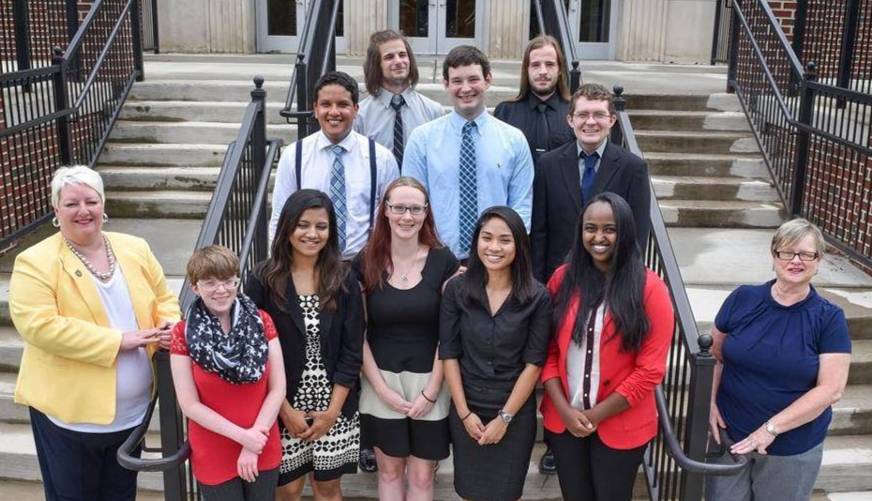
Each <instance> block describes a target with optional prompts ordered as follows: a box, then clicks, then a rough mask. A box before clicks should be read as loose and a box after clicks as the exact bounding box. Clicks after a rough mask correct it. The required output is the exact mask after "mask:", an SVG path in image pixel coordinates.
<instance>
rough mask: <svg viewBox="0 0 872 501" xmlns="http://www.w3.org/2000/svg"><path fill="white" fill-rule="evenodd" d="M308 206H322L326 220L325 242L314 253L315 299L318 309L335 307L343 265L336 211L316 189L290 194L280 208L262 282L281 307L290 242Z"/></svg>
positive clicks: (291, 254) (291, 256)
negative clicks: (316, 286) (319, 306)
mask: <svg viewBox="0 0 872 501" xmlns="http://www.w3.org/2000/svg"><path fill="white" fill-rule="evenodd" d="M309 209H324V210H326V211H327V219H328V220H329V228H330V231H329V235H328V237H327V245H325V246H324V248H323V249H321V252H320V253H319V254H318V261H317V262H316V263H315V271H316V272H317V275H318V299H319V301H320V303H321V308H322V309H327V310H333V309H335V308H336V297H337V296H338V295H339V292H340V291H341V290H342V287H343V282H344V280H345V275H346V266H345V265H344V264H343V263H342V259H341V254H340V252H339V237H338V236H337V234H336V212H335V211H334V210H333V203H332V202H330V197H328V196H327V195H326V194H325V193H323V192H320V191H318V190H309V189H306V190H300V191H297V192H295V193H294V194H293V195H291V196H290V197H289V198H288V200H287V201H286V202H285V205H284V207H282V213H281V215H280V216H279V222H278V226H277V228H276V235H275V238H274V239H273V242H272V247H271V249H270V258H269V259H268V260H267V261H266V266H264V269H263V279H262V282H263V283H264V285H266V287H267V289H269V292H270V295H271V297H272V299H273V302H274V303H276V305H277V306H278V307H279V308H280V309H284V307H285V303H286V302H287V300H288V297H287V290H288V278H289V277H290V276H291V268H292V267H293V264H294V249H293V246H292V245H291V243H290V241H289V240H290V236H291V235H293V233H294V230H295V229H296V228H297V224H298V223H299V221H300V217H302V216H303V212H305V211H307V210H309Z"/></svg>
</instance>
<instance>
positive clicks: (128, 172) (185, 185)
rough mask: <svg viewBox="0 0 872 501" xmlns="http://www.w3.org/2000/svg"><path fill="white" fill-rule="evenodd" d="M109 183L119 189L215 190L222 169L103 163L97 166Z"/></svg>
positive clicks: (104, 179) (104, 180) (108, 184)
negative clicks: (103, 164) (109, 164)
mask: <svg viewBox="0 0 872 501" xmlns="http://www.w3.org/2000/svg"><path fill="white" fill-rule="evenodd" d="M97 170H98V171H99V172H100V175H101V176H103V182H104V183H105V184H106V186H109V187H111V188H112V190H115V191H136V190H155V191H158V190H172V191H183V190H190V191H208V192H211V191H212V190H214V189H215V182H216V181H217V180H218V174H219V173H220V172H221V168H220V167H218V166H215V167H132V166H103V167H99V168H98V169H97Z"/></svg>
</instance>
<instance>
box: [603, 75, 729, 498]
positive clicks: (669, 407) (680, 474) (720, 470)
mask: <svg viewBox="0 0 872 501" xmlns="http://www.w3.org/2000/svg"><path fill="white" fill-rule="evenodd" d="M614 92H615V96H616V99H615V108H616V111H617V115H618V121H617V126H616V127H614V128H613V129H612V137H611V140H612V142H614V143H617V144H620V145H622V146H623V147H624V148H626V149H628V150H629V151H631V152H632V153H633V154H635V155H637V156H638V157H640V158H644V154H643V153H642V150H641V149H640V148H639V143H638V142H637V141H636V135H635V132H634V130H633V126H632V124H631V122H630V116H629V115H628V114H627V112H626V111H625V107H626V101H625V99H624V98H623V92H624V89H623V88H622V87H619V86H616V87H615V88H614ZM649 214H650V218H651V234H650V236H649V237H648V244H647V246H646V248H645V249H644V251H645V265H646V266H647V267H648V268H650V269H652V270H654V271H655V272H656V273H657V274H658V275H659V276H660V278H662V279H663V280H664V282H666V285H667V287H668V288H669V295H670V298H671V299H672V308H673V310H674V313H675V329H674V332H673V336H672V345H671V347H670V350H669V357H668V361H667V370H666V375H665V377H664V379H663V382H662V383H661V384H660V386H659V387H658V388H657V390H656V395H655V397H656V401H657V408H658V415H659V416H658V418H659V421H660V426H659V431H658V433H657V437H656V438H655V439H654V440H653V441H652V442H651V444H650V445H649V446H648V449H647V451H646V452H645V457H644V460H643V463H642V467H643V471H644V473H645V480H646V482H647V487H648V494H649V496H650V499H651V500H652V501H664V500H675V501H699V500H701V499H702V497H703V481H704V479H705V475H732V474H736V473H738V472H739V471H740V470H741V469H743V468H744V467H745V466H746V460H745V459H744V458H739V459H737V462H736V463H735V464H730V465H715V464H706V463H705V456H706V444H707V441H708V416H709V402H710V401H711V389H712V378H713V375H714V366H715V360H714V358H713V357H712V355H711V353H710V351H709V349H710V348H711V345H712V338H711V336H710V335H709V334H700V333H699V331H698V328H697V324H696V320H695V319H694V316H693V311H692V309H691V307H690V300H689V299H688V297H687V291H686V290H685V287H684V280H683V279H682V278H681V271H680V270H679V267H678V260H677V259H676V257H675V253H674V252H673V250H672V244H671V243H670V241H669V235H668V233H667V231H666V223H665V221H664V220H663V215H662V214H661V213H660V205H659V204H658V202H657V197H656V194H655V193H654V187H653V185H652V186H651V207H650V211H649Z"/></svg>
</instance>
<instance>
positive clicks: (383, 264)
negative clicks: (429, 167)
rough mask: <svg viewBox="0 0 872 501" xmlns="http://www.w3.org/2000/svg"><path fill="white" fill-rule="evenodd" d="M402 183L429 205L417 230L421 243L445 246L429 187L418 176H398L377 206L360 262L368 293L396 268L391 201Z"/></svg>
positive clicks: (380, 285) (364, 286)
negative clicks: (392, 250) (391, 222)
mask: <svg viewBox="0 0 872 501" xmlns="http://www.w3.org/2000/svg"><path fill="white" fill-rule="evenodd" d="M400 186H408V187H410V188H415V189H416V190H418V191H420V192H421V193H423V194H424V202H425V203H426V204H427V212H426V213H425V216H424V222H423V224H422V225H421V230H420V231H419V232H418V243H419V244H424V245H426V246H428V247H430V248H431V249H438V248H441V247H443V245H442V242H441V241H439V237H438V236H437V235H436V223H434V222H433V212H432V210H431V209H432V208H431V207H430V197H429V195H427V189H426V188H424V185H422V184H421V183H419V182H418V180H417V179H415V178H412V177H408V176H402V177H399V178H397V179H395V180H394V181H393V182H392V183H391V184H389V185H388V187H387V188H386V189H385V196H383V197H382V200H381V203H379V205H378V211H377V214H378V215H377V216H376V221H375V225H374V226H375V227H374V228H373V229H372V235H370V237H369V241H368V242H367V243H366V246H364V248H363V251H362V252H361V265H362V267H363V288H364V290H365V291H366V292H371V291H374V290H376V289H382V288H384V286H385V275H386V274H387V271H388V270H389V269H392V268H393V262H391V226H390V224H389V223H388V213H387V210H388V205H387V203H388V201H389V200H390V195H391V192H393V190H394V189H395V188H399V187H400Z"/></svg>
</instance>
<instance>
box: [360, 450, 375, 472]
mask: <svg viewBox="0 0 872 501" xmlns="http://www.w3.org/2000/svg"><path fill="white" fill-rule="evenodd" d="M357 466H358V467H359V468H360V471H365V472H367V473H375V472H377V471H378V463H376V462H375V453H374V452H373V451H372V449H360V457H359V458H358V460H357Z"/></svg>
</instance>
